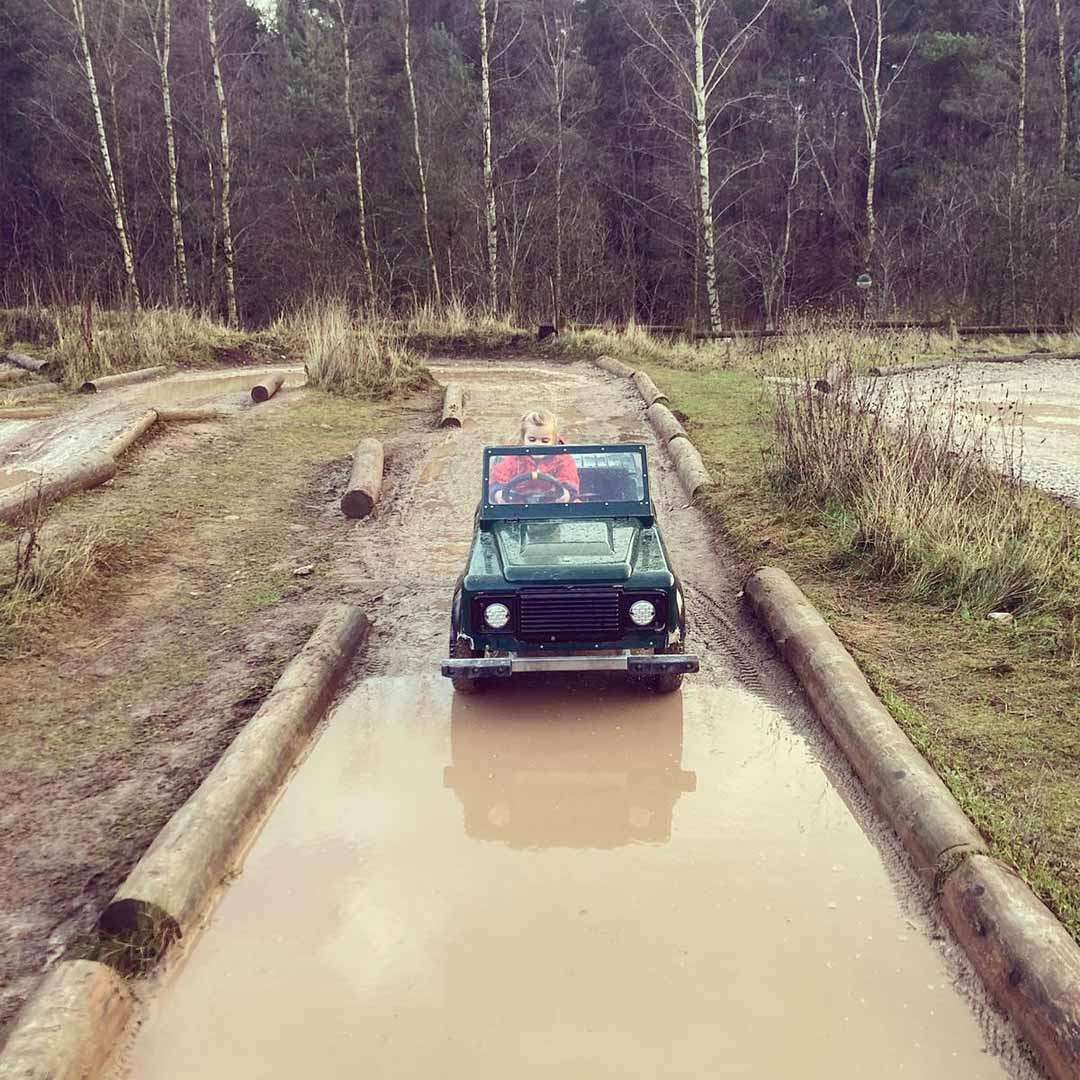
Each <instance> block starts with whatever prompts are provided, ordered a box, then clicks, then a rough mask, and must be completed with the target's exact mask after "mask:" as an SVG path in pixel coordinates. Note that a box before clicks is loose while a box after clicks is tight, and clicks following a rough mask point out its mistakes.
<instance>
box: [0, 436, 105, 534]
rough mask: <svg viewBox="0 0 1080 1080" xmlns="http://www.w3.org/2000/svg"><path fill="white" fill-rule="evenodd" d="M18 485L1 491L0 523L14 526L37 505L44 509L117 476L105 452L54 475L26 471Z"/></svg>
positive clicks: (89, 455) (89, 457) (79, 460)
mask: <svg viewBox="0 0 1080 1080" xmlns="http://www.w3.org/2000/svg"><path fill="white" fill-rule="evenodd" d="M26 472H27V475H26V477H25V478H24V479H23V478H20V479H22V482H21V483H16V484H14V485H13V486H12V487H10V488H7V489H5V490H3V491H0V521H6V522H7V523H8V524H9V525H14V524H16V523H17V522H18V521H19V520H20V519H21V518H22V517H23V516H24V515H26V514H28V513H31V512H32V511H33V510H34V508H35V507H36V506H38V505H41V506H47V505H48V504H49V503H52V502H55V501H56V500H57V499H60V498H63V496H65V495H70V494H71V493H72V492H73V491H88V490H89V489H90V488H95V487H97V486H98V485H99V484H104V483H105V481H106V480H111V479H112V478H113V477H114V476H115V475H116V462H115V461H113V459H112V457H111V456H110V455H109V454H106V453H101V452H98V453H93V454H87V455H86V456H85V457H82V458H79V459H78V460H77V461H73V462H71V463H70V464H69V465H67V466H66V467H64V468H62V469H57V470H55V471H54V472H47V473H41V472H38V473H35V472H33V471H32V470H26Z"/></svg>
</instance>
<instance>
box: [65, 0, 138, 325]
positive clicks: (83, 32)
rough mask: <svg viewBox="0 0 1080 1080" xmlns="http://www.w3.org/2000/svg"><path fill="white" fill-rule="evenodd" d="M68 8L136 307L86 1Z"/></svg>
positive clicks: (75, 1)
mask: <svg viewBox="0 0 1080 1080" xmlns="http://www.w3.org/2000/svg"><path fill="white" fill-rule="evenodd" d="M71 9H72V14H73V15H74V18H75V33H76V36H77V37H78V44H79V51H80V60H79V66H80V67H81V69H82V73H83V75H84V76H85V78H86V85H87V88H88V89H89V91H90V106H91V110H92V112H93V117H94V127H95V128H96V130H97V141H98V150H99V152H100V154H101V167H102V170H103V171H104V173H105V189H106V191H107V193H108V196H109V203H110V207H111V209H112V215H113V224H114V226H115V228H116V239H117V241H118V243H119V244H120V254H121V255H122V256H123V260H124V273H125V275H126V278H127V288H128V294H129V297H130V299H131V302H132V303H133V304H134V305H135V306H136V307H138V306H140V304H141V302H142V300H141V297H140V295H139V282H138V279H137V278H136V275H135V257H134V254H133V252H132V247H131V241H130V239H129V236H128V228H127V223H126V221H125V219H124V205H123V202H122V201H121V198H120V189H119V186H118V185H117V181H116V173H115V172H114V170H113V161H112V154H111V153H110V151H109V140H108V137H107V135H106V132H105V118H104V116H103V115H102V111H101V95H100V94H99V93H98V84H97V76H96V75H95V74H94V61H93V57H92V55H91V52H90V37H89V34H88V32H87V27H86V4H85V0H71Z"/></svg>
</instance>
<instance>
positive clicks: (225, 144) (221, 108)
mask: <svg viewBox="0 0 1080 1080" xmlns="http://www.w3.org/2000/svg"><path fill="white" fill-rule="evenodd" d="M216 2H217V0H206V27H207V32H208V35H209V40H210V62H211V64H212V66H213V71H214V90H215V92H216V94H217V101H218V113H219V116H220V121H221V126H220V132H221V243H222V250H223V251H224V254H225V303H226V309H227V312H228V320H229V325H230V326H235V325H236V324H237V323H238V322H239V321H240V314H239V309H238V306H237V303H236V257H235V253H234V249H233V231H232V218H231V215H230V202H231V195H232V153H231V147H230V144H229V104H228V101H227V99H226V97H225V83H224V81H223V79H222V77H221V52H220V50H219V48H218V37H217V25H216V19H215V16H214V6H215V4H216Z"/></svg>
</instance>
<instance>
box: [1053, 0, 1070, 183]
mask: <svg viewBox="0 0 1080 1080" xmlns="http://www.w3.org/2000/svg"><path fill="white" fill-rule="evenodd" d="M1054 28H1055V30H1056V31H1057V34H1056V36H1057V83H1058V87H1057V88H1058V175H1059V176H1061V177H1062V179H1064V177H1065V176H1066V175H1067V173H1068V170H1069V77H1068V64H1067V52H1066V48H1065V13H1064V10H1063V8H1062V3H1061V0H1054Z"/></svg>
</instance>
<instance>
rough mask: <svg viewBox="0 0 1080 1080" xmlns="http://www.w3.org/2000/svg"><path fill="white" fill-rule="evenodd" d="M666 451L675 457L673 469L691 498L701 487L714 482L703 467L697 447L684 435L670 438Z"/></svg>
mask: <svg viewBox="0 0 1080 1080" xmlns="http://www.w3.org/2000/svg"><path fill="white" fill-rule="evenodd" d="M668 452H669V453H670V454H671V456H672V457H673V458H674V459H675V471H676V472H677V473H678V474H679V479H680V480H681V481H682V485H683V487H684V488H686V494H687V495H689V496H690V498H691V499H692V498H693V497H694V496H695V495H696V494H697V493H698V492H699V491H700V490H701V489H702V488H706V487H709V486H711V485H712V484H713V483H715V481H714V480H713V478H712V476H711V475H710V474H709V470H708V469H706V468H705V462H703V461H702V460H701V455H700V454H699V453H698V452H697V447H696V446H694V444H693V443H692V442H691V441H690V440H689V439H687V438H686V437H685V436H679V437H678V438H675V439H672V440H671V442H669V443H668Z"/></svg>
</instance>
